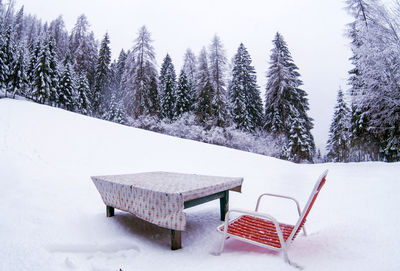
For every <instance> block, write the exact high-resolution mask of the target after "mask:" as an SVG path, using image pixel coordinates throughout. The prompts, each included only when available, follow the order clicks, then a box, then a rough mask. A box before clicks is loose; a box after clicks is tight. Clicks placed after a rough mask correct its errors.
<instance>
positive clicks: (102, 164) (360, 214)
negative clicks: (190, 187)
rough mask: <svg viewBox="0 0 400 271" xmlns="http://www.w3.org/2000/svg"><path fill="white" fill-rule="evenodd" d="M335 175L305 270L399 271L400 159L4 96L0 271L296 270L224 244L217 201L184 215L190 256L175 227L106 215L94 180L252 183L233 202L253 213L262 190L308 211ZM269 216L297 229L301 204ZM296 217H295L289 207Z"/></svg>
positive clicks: (315, 217)
mask: <svg viewBox="0 0 400 271" xmlns="http://www.w3.org/2000/svg"><path fill="white" fill-rule="evenodd" d="M326 168H328V169H329V170H330V172H329V174H328V178H327V184H326V186H325V187H324V190H323V191H322V192H321V194H320V196H319V198H318V200H317V203H316V204H315V206H314V209H313V210H312V212H311V213H310V217H309V219H308V222H307V224H306V226H307V227H308V228H307V230H308V233H309V234H310V236H308V237H303V236H299V237H298V238H297V239H296V240H295V242H294V243H293V245H292V246H291V247H290V249H289V256H290V257H291V259H292V260H293V261H295V262H297V263H299V264H300V265H302V266H304V267H305V268H306V270H339V269H341V270H362V269H365V270H399V268H400V263H399V262H398V258H399V257H400V249H399V246H398V243H399V241H400V237H399V236H398V235H397V228H398V225H399V223H400V211H399V209H400V208H399V207H398V206H399V204H398V195H399V192H400V191H399V190H400V182H399V178H398V176H400V163H393V164H385V163H358V164H356V163H350V164H319V165H296V164H292V163H289V162H286V161H281V160H278V159H274V158H270V157H265V156H261V155H255V154H251V153H246V152H241V151H237V150H232V149H228V148H224V147H219V146H214V145H207V144H204V143H199V142H194V141H190V140H183V139H178V138H174V137H169V136H165V135H160V134H156V133H152V132H148V131H143V130H139V129H134V128H130V127H126V126H121V125H117V124H114V123H110V122H105V121H101V120H97V119H93V118H89V117H86V116H81V115H78V114H74V113H71V112H67V111H64V110H60V109H55V108H51V107H47V106H42V105H38V104H34V103H30V102H25V101H16V100H9V99H1V100H0V185H1V196H0V213H1V214H2V218H1V223H0V270H119V268H122V269H123V270H159V269H160V268H161V267H162V268H163V269H164V270H205V269H207V270H220V269H223V268H229V269H230V270H243V269H250V270H266V269H268V270H294V268H293V267H291V266H289V265H287V264H285V263H284V262H283V260H282V258H281V256H280V255H278V256H277V255H275V254H276V253H273V252H270V251H268V250H265V249H262V248H258V247H254V246H251V245H248V244H242V243H240V242H237V241H232V240H230V241H228V242H227V245H226V249H225V253H223V254H222V255H221V256H219V257H217V256H213V255H211V253H212V252H213V251H214V250H215V248H216V247H217V245H218V244H219V240H220V239H219V238H220V236H219V234H218V233H217V232H216V231H215V227H216V226H217V225H219V224H220V221H219V207H218V202H217V201H215V202H210V203H207V204H204V205H200V206H197V207H194V208H191V209H188V210H186V212H187V213H188V215H187V219H188V225H187V231H186V232H184V233H183V235H182V240H183V249H181V250H178V251H170V250H169V231H168V230H166V229H161V228H158V227H156V226H153V225H150V224H148V223H145V222H142V221H141V220H139V219H137V218H135V217H134V216H133V215H130V214H127V213H124V212H119V211H117V212H116V216H115V217H112V218H106V217H105V207H104V204H103V202H102V201H101V198H100V196H99V194H98V192H97V190H96V189H95V186H94V185H93V183H92V182H91V180H90V176H91V175H102V174H118V173H135V172H142V171H154V170H157V171H158V170H163V171H174V172H185V173H199V174H209V175H222V176H243V177H244V184H243V191H242V193H241V194H239V193H231V197H230V206H231V207H236V208H249V209H253V208H254V205H255V201H256V197H257V195H258V194H260V193H261V192H264V191H268V192H271V193H284V194H287V195H291V196H294V197H296V198H298V199H299V201H300V203H301V204H302V205H304V203H305V201H306V200H307V197H308V196H309V193H310V192H311V188H312V187H313V185H314V183H315V181H316V178H317V177H318V175H319V174H320V173H321V172H322V171H323V170H324V169H326ZM262 210H263V211H265V212H268V213H271V214H272V215H275V216H277V218H278V219H281V220H283V221H287V222H294V221H295V220H296V215H295V214H296V212H295V208H293V206H291V205H286V203H285V202H282V201H279V200H277V201H268V202H266V203H265V204H264V206H262ZM288 210H289V211H288Z"/></svg>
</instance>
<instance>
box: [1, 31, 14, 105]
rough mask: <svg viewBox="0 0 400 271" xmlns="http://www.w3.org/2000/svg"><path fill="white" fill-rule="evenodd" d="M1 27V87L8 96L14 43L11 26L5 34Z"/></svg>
mask: <svg viewBox="0 0 400 271" xmlns="http://www.w3.org/2000/svg"><path fill="white" fill-rule="evenodd" d="M1 30H2V29H0V42H1V43H0V89H4V92H5V96H6V97H7V91H8V88H9V87H8V84H9V82H10V76H11V74H12V73H13V71H12V68H13V62H14V51H15V48H14V45H13V42H12V37H11V33H12V32H11V27H7V29H6V30H5V32H4V34H2V31H1Z"/></svg>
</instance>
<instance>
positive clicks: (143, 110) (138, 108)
mask: <svg viewBox="0 0 400 271" xmlns="http://www.w3.org/2000/svg"><path fill="white" fill-rule="evenodd" d="M151 42H152V40H151V35H150V32H149V31H148V30H147V28H146V27H145V26H143V27H141V28H140V30H139V33H138V37H137V38H136V44H135V46H134V47H133V56H132V57H133V59H134V62H133V66H132V71H133V74H132V77H131V78H132V79H133V82H132V86H131V87H132V89H131V91H132V96H133V101H132V108H133V112H132V113H131V114H132V115H133V117H134V118H137V117H139V116H141V115H147V114H157V112H154V110H155V108H157V107H158V105H157V103H159V102H158V101H157V100H154V99H151V97H152V98H154V97H155V96H156V95H154V92H155V91H156V89H155V88H154V86H155V85H156V82H157V70H156V66H155V53H154V48H153V46H152V45H151ZM150 93H152V95H150Z"/></svg>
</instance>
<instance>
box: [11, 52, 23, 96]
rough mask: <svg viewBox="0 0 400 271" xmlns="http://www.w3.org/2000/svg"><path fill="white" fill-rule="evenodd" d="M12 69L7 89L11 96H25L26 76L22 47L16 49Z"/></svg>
mask: <svg viewBox="0 0 400 271" xmlns="http://www.w3.org/2000/svg"><path fill="white" fill-rule="evenodd" d="M12 71H13V72H12V74H10V83H9V90H10V92H11V93H12V95H13V98H15V95H16V94H19V95H23V96H27V93H26V91H27V78H26V72H25V60H24V52H23V49H20V50H19V51H18V56H17V59H16V60H15V62H14V65H13V68H12Z"/></svg>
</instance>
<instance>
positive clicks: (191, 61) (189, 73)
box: [182, 49, 197, 111]
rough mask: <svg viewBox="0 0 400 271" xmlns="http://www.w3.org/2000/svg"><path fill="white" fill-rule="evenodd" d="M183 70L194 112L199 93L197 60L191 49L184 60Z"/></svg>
mask: <svg viewBox="0 0 400 271" xmlns="http://www.w3.org/2000/svg"><path fill="white" fill-rule="evenodd" d="M182 70H183V71H184V72H185V74H186V77H187V80H188V86H189V91H188V94H189V96H190V103H191V105H190V107H191V108H190V111H192V110H193V109H194V103H195V101H196V100H197V93H196V86H197V82H196V74H197V60H196V56H195V55H194V53H193V51H192V50H190V49H187V50H186V53H185V57H184V60H183V68H182Z"/></svg>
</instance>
